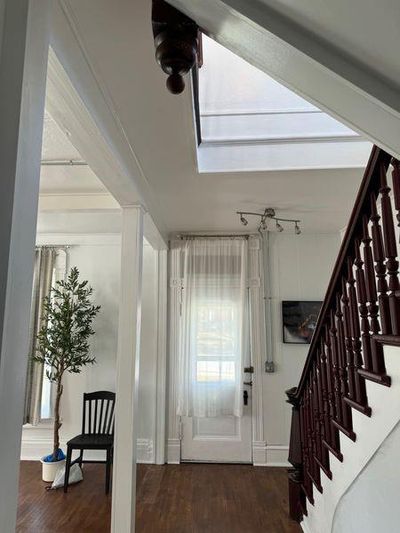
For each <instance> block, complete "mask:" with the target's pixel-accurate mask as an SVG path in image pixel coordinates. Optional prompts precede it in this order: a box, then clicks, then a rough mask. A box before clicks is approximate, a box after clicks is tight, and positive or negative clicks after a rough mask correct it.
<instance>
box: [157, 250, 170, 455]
mask: <svg viewBox="0 0 400 533" xmlns="http://www.w3.org/2000/svg"><path fill="white" fill-rule="evenodd" d="M167 261H168V252H167V250H166V249H165V250H159V251H158V258H157V273H158V302H157V306H158V309H157V332H158V336H157V381H156V383H157V385H156V395H157V397H156V428H155V435H154V442H155V462H156V464H158V465H161V464H164V463H165V422H166V415H167V412H166V404H167V401H166V400H167V396H166V385H167V296H168V286H167Z"/></svg>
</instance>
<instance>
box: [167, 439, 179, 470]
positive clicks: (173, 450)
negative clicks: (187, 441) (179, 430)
mask: <svg viewBox="0 0 400 533" xmlns="http://www.w3.org/2000/svg"><path fill="white" fill-rule="evenodd" d="M180 462H181V441H180V440H179V439H168V442H167V463H168V464H169V465H178V464H179V463H180Z"/></svg>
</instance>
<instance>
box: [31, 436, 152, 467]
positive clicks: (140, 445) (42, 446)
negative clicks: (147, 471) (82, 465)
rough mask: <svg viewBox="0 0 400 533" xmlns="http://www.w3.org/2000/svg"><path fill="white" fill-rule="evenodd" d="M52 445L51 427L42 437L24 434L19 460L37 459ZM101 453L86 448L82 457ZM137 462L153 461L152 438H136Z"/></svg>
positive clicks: (47, 452)
mask: <svg viewBox="0 0 400 533" xmlns="http://www.w3.org/2000/svg"><path fill="white" fill-rule="evenodd" d="M29 429H30V428H29ZM46 429H48V428H46ZM28 431H29V430H28ZM69 438H70V437H68V438H67V439H62V440H61V442H60V445H61V446H60V447H61V448H62V449H64V450H66V448H67V441H68V440H69ZM52 447H53V438H52V430H51V429H48V435H47V436H42V437H28V436H27V435H26V434H24V436H23V438H22V441H21V461H38V460H39V459H40V458H41V457H43V456H45V455H48V454H49V453H51V450H52ZM102 455H104V453H102V452H96V451H91V450H87V451H86V452H85V455H84V458H86V459H99V458H101V457H102ZM137 462H138V463H149V464H150V463H154V445H153V441H152V439H141V438H139V439H137Z"/></svg>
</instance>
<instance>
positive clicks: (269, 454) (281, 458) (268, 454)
mask: <svg viewBox="0 0 400 533" xmlns="http://www.w3.org/2000/svg"><path fill="white" fill-rule="evenodd" d="M288 454H289V447H288V446H278V445H268V444H266V443H265V442H264V441H254V442H253V464H254V466H279V467H282V468H288V467H290V463H289V462H288V460H287V458H288Z"/></svg>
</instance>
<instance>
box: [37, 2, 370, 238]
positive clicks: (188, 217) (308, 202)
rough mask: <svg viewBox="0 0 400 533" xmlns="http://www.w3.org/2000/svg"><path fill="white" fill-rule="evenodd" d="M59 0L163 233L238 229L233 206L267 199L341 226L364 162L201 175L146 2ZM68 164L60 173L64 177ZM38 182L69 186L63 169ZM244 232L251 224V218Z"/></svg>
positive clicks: (187, 115)
mask: <svg viewBox="0 0 400 533" xmlns="http://www.w3.org/2000/svg"><path fill="white" fill-rule="evenodd" d="M64 4H65V5H66V6H68V10H69V16H70V19H71V20H73V23H74V31H75V32H76V34H77V35H78V37H79V43H80V46H81V47H82V48H83V50H84V54H85V57H86V59H87V60H88V61H89V62H90V66H91V69H92V71H93V72H94V73H95V77H96V80H97V82H98V84H99V86H100V88H101V91H102V93H103V94H105V95H107V100H108V101H109V102H110V105H112V110H113V114H114V116H115V117H116V120H117V121H118V123H119V124H120V126H121V128H122V130H123V133H124V136H125V137H126V139H127V140H128V142H129V146H130V147H131V149H132V150H133V151H134V153H135V157H136V158H137V161H138V163H139V165H140V168H141V170H142V172H143V175H144V177H145V179H146V180H147V182H148V184H149V186H150V187H151V189H152V191H154V194H155V196H156V198H157V203H158V210H159V216H160V218H161V219H162V220H163V222H164V223H165V227H166V228H167V230H168V231H169V232H181V231H237V230H242V229H243V227H242V226H241V225H240V223H239V220H238V217H237V216H236V214H235V212H236V210H238V209H243V210H263V208H264V207H266V206H271V207H274V208H275V209H277V211H278V213H279V214H281V215H282V216H288V217H291V216H293V217H296V218H300V219H302V221H303V228H304V229H305V230H306V231H312V232H332V231H338V230H339V229H340V228H342V227H343V226H344V225H345V224H346V222H347V218H348V216H349V213H350V209H351V207H352V204H353V201H354V198H355V194H356V190H357V187H358V185H359V182H360V180H361V176H362V171H361V170H360V169H342V170H335V169H331V170H309V171H304V170H303V171H279V172H278V171H277V172H240V173H239V172H236V173H235V172H232V173H205V174H199V172H198V171H197V165H196V144H195V134H194V126H193V116H192V105H191V96H190V92H189V90H186V91H185V93H184V94H183V95H181V96H178V97H177V96H173V95H171V94H169V93H168V92H167V90H166V88H165V76H164V74H163V73H162V72H161V70H160V68H159V67H158V65H157V64H156V62H155V59H154V45H153V39H152V33H151V20H150V15H151V2H148V1H147V0H135V2H132V1H130V0H117V1H114V2H109V0H66V1H65V2H64ZM94 14H95V16H94ZM105 36H106V38H105ZM76 74H77V76H78V75H79V73H78V72H77V73H76ZM71 141H72V142H74V141H75V140H74V139H72V138H71ZM45 142H46V141H45ZM56 148H57V146H56ZM57 149H58V148H57ZM288 149H290V146H289V147H288ZM49 154H50V152H49V153H47V152H46V157H49ZM50 155H51V154H50ZM61 155H62V154H57V157H60V156H61ZM77 168H78V167H77ZM70 170H72V169H69V167H67V169H66V170H65V169H64V171H63V172H66V173H67V174H66V175H69V171H70ZM73 171H74V172H77V173H78V170H76V169H75V168H74V169H73ZM81 171H82V169H81ZM45 172H46V173H47V172H50V171H49V170H46V171H45ZM60 172H61V171H60ZM92 177H93V176H92ZM92 177H89V175H88V174H87V175H85V177H82V176H79V175H76V176H75V178H74V182H75V185H74V186H75V187H79V185H80V184H82V183H84V182H85V180H87V182H85V183H86V184H85V187H88V188H90V187H92V186H93V187H94V188H95V185H94V181H91V179H92ZM43 180H44V181H43V186H44V190H47V191H48V190H50V189H51V188H52V186H53V184H54V185H55V186H57V180H59V181H60V185H59V186H60V190H61V188H62V187H66V186H67V185H66V183H67V178H66V179H64V180H63V176H59V177H58V178H56V177H54V176H53V178H51V177H49V176H47V177H44V178H43ZM52 180H53V181H52ZM81 180H82V181H81ZM247 229H253V228H252V227H250V224H249V226H248V228H247Z"/></svg>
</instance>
